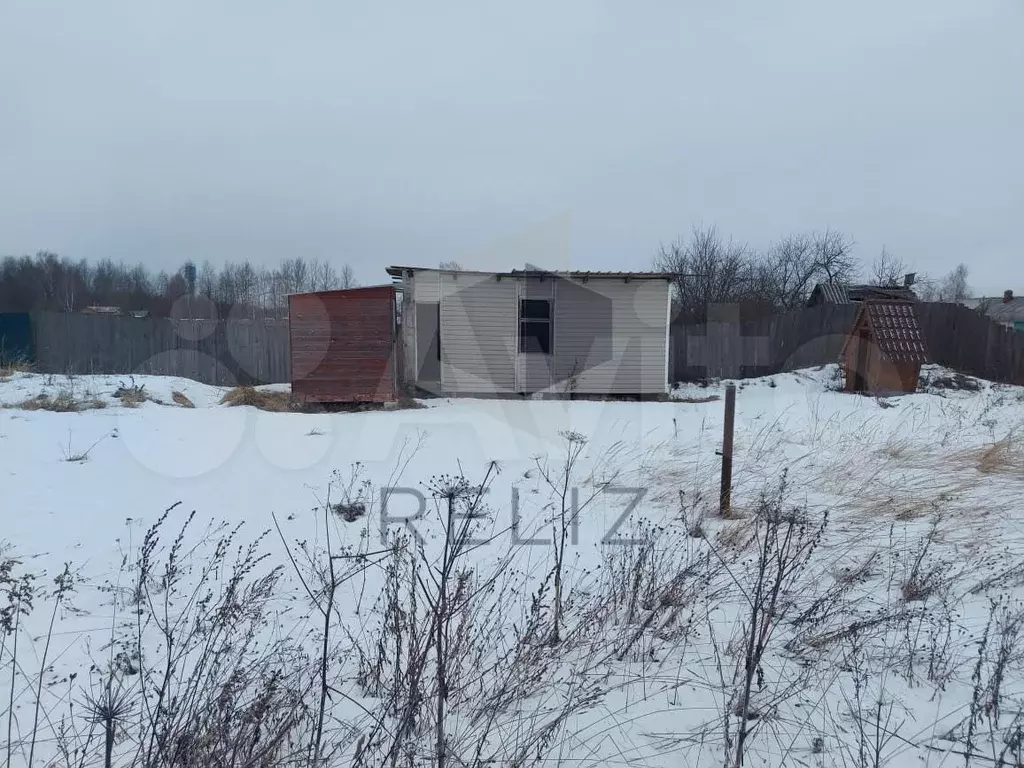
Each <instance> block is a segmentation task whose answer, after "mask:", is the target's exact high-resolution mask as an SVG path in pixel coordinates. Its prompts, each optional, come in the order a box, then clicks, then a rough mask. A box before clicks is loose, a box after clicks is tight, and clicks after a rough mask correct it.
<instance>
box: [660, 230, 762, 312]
mask: <svg viewBox="0 0 1024 768" xmlns="http://www.w3.org/2000/svg"><path fill="white" fill-rule="evenodd" d="M655 265H656V267H657V268H658V269H659V270H661V271H662V272H667V273H669V274H671V275H672V282H673V285H674V288H675V294H676V301H677V302H678V304H679V307H680V314H681V315H682V316H684V317H686V318H687V319H689V320H691V321H694V322H700V321H702V320H703V319H704V318H705V317H706V316H707V308H708V305H709V304H717V303H728V302H734V301H739V300H740V299H741V298H742V297H743V295H744V290H745V286H746V285H747V284H748V283H749V278H750V277H751V275H750V274H749V273H750V259H749V254H748V253H747V249H746V247H745V246H743V245H740V244H738V243H734V242H733V241H732V240H728V241H727V240H724V239H723V238H722V236H721V234H719V232H718V228H717V227H715V226H710V227H698V226H694V227H693V230H692V231H691V233H690V237H689V239H684V238H680V239H678V240H676V242H674V243H672V244H671V245H669V246H665V247H662V249H661V252H660V253H659V254H658V256H657V257H656V258H655Z"/></svg>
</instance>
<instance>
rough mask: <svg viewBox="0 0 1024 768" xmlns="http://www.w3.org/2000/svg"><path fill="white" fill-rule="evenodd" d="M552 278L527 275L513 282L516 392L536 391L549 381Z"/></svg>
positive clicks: (552, 365) (552, 309)
mask: <svg viewBox="0 0 1024 768" xmlns="http://www.w3.org/2000/svg"><path fill="white" fill-rule="evenodd" d="M554 287H555V281H554V280H553V279H551V278H550V277H549V278H537V277H529V278H524V279H522V280H519V281H518V282H517V283H516V307H517V309H516V312H517V314H518V318H517V319H518V322H517V323H516V342H515V350H516V352H515V356H516V392H525V393H530V392H539V391H540V390H544V389H548V388H549V387H550V386H551V382H552V370H553V368H554V364H553V361H554V353H555V349H554V344H555V290H554Z"/></svg>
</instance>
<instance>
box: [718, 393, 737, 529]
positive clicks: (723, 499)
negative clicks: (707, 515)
mask: <svg viewBox="0 0 1024 768" xmlns="http://www.w3.org/2000/svg"><path fill="white" fill-rule="evenodd" d="M735 423H736V385H735V384H729V385H728V386H726V388H725V430H724V432H723V434H722V486H721V490H720V491H719V496H718V511H719V513H720V514H721V515H722V516H723V517H724V516H726V515H728V514H729V509H730V507H731V506H732V433H733V427H734V426H735Z"/></svg>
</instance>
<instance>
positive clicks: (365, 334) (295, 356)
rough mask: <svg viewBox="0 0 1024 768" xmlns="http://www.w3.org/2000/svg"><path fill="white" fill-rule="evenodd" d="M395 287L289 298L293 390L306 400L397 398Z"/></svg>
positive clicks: (319, 401) (360, 401) (387, 286)
mask: <svg viewBox="0 0 1024 768" xmlns="http://www.w3.org/2000/svg"><path fill="white" fill-rule="evenodd" d="M396 320H397V314H396V306H395V288H394V286H391V285H385V286H372V287H369V288H349V289H345V290H338V291H320V292H318V293H299V294H294V295H292V296H289V297H288V332H289V337H290V341H291V382H292V395H293V396H294V398H295V399H296V400H297V401H299V402H307V403H387V402H392V401H394V400H397V399H398V380H399V373H398V370H397V360H398V355H397V354H396V350H397V349H398V346H399V345H398V344H397V343H396V342H397V338H398V327H397V325H396Z"/></svg>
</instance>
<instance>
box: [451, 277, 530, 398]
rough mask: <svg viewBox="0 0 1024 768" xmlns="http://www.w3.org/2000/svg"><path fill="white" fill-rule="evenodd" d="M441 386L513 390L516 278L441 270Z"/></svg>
mask: <svg viewBox="0 0 1024 768" xmlns="http://www.w3.org/2000/svg"><path fill="white" fill-rule="evenodd" d="M440 277H441V279H440V290H441V388H442V391H443V392H444V393H445V394H453V395H459V394H469V395H471V394H503V393H509V392H514V391H515V361H516V350H517V341H518V335H517V334H518V331H517V328H518V323H517V318H518V306H517V304H516V281H515V280H513V279H510V278H504V279H502V280H498V279H497V278H496V277H492V276H488V275H465V274H463V275H457V276H455V275H450V274H441V276H440Z"/></svg>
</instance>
